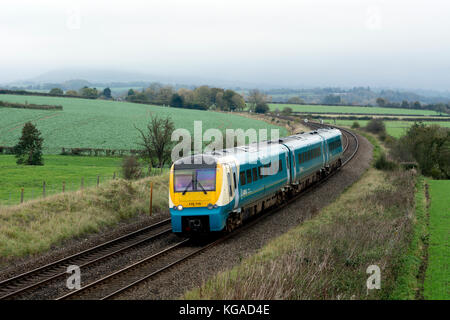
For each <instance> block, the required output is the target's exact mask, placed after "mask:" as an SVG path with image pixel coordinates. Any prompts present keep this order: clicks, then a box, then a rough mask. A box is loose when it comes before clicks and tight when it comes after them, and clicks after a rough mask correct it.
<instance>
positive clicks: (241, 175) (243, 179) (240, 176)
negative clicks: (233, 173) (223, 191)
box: [239, 171, 245, 186]
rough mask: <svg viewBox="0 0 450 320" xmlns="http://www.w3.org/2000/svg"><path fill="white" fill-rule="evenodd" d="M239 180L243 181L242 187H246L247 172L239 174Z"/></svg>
mask: <svg viewBox="0 0 450 320" xmlns="http://www.w3.org/2000/svg"><path fill="white" fill-rule="evenodd" d="M239 180H240V181H241V186H244V185H245V171H241V172H239Z"/></svg>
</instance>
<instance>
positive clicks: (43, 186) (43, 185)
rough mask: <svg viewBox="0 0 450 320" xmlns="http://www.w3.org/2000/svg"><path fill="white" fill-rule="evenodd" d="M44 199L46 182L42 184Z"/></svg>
mask: <svg viewBox="0 0 450 320" xmlns="http://www.w3.org/2000/svg"><path fill="white" fill-rule="evenodd" d="M42 197H43V198H45V181H44V182H43V183H42Z"/></svg>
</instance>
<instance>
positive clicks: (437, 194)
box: [424, 180, 450, 300]
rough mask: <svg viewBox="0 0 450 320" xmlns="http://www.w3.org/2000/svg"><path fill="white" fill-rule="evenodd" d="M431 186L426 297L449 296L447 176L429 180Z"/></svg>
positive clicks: (449, 218)
mask: <svg viewBox="0 0 450 320" xmlns="http://www.w3.org/2000/svg"><path fill="white" fill-rule="evenodd" d="M427 183H429V186H430V198H431V205H430V227H429V231H430V243H429V247H428V268H427V270H426V274H425V282H424V297H425V298H426V299H446V300H448V299H450V285H449V281H450V269H449V262H450V242H449V234H450V209H449V208H450V200H449V194H450V180H428V181H427Z"/></svg>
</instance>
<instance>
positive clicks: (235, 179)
mask: <svg viewBox="0 0 450 320" xmlns="http://www.w3.org/2000/svg"><path fill="white" fill-rule="evenodd" d="M238 173H239V171H238V168H237V165H236V164H235V163H234V164H233V165H232V166H231V174H232V177H231V180H232V184H233V186H232V189H233V190H234V209H237V207H238V205H239V190H238V178H239V174H238Z"/></svg>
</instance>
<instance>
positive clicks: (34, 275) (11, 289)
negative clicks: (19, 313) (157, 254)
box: [0, 219, 171, 300]
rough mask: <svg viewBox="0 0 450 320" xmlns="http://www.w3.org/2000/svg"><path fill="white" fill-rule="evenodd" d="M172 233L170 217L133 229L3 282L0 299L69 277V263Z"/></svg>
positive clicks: (99, 258) (94, 260)
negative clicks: (67, 271)
mask: <svg viewBox="0 0 450 320" xmlns="http://www.w3.org/2000/svg"><path fill="white" fill-rule="evenodd" d="M170 233H171V227H170V219H165V220H162V221H160V222H158V223H155V224H153V225H150V226H147V227H145V228H142V229H139V230H137V231H134V232H130V233H128V234H126V235H124V236H121V237H119V238H116V239H113V240H111V241H108V242H105V243H102V244H100V245H98V246H95V247H92V248H89V249H87V250H84V251H81V252H79V253H76V254H73V255H70V256H68V257H64V258H62V259H60V260H57V261H54V262H52V263H49V264H46V265H44V266H41V267H38V268H36V269H33V270H30V271H27V272H24V273H22V274H19V275H17V276H14V277H12V278H9V279H6V280H3V281H1V282H0V300H2V299H13V298H19V297H20V296H23V295H26V294H27V293H29V292H30V291H32V290H35V289H38V288H39V287H42V286H44V285H47V284H49V283H51V282H54V281H56V280H58V279H61V278H64V277H67V276H68V274H67V273H66V270H67V267H68V266H70V265H77V266H79V267H80V268H86V267H90V266H93V265H95V264H99V263H102V262H104V261H106V260H107V259H109V258H111V257H113V256H117V255H119V254H123V253H125V252H126V251H128V250H130V249H132V248H136V247H137V246H141V245H144V244H145V243H147V242H149V241H151V240H154V239H157V238H159V237H162V236H164V235H167V234H170Z"/></svg>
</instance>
